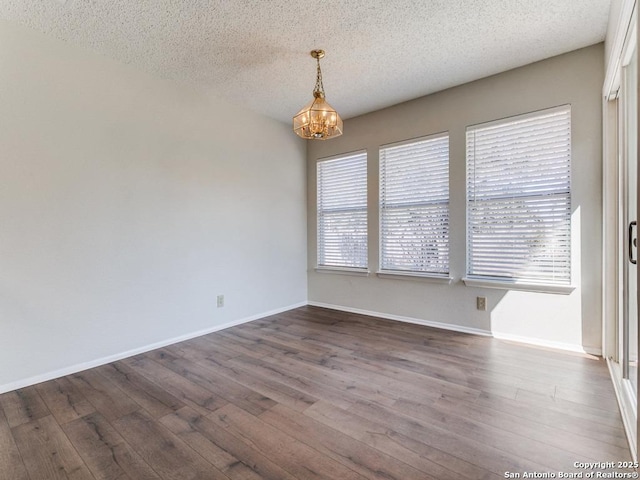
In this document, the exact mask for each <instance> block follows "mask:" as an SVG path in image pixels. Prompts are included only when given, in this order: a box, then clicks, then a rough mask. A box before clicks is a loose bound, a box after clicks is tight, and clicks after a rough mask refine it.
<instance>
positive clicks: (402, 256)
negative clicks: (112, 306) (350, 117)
mask: <svg viewBox="0 0 640 480" xmlns="http://www.w3.org/2000/svg"><path fill="white" fill-rule="evenodd" d="M380 269H381V270H382V271H406V272H415V273H425V274H435V275H447V274H448V273H449V136H448V134H439V135H433V136H430V137H426V138H423V139H420V140H417V141H411V142H405V143H402V144H396V145H391V146H386V147H382V148H380Z"/></svg>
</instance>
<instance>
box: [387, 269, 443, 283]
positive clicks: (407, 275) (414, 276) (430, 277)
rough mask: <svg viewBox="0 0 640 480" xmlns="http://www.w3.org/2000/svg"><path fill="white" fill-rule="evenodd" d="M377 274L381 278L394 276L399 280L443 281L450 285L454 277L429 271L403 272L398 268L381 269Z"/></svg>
mask: <svg viewBox="0 0 640 480" xmlns="http://www.w3.org/2000/svg"><path fill="white" fill-rule="evenodd" d="M376 275H377V276H378V277H380V278H393V279H397V280H418V281H425V282H431V283H443V284H447V285H449V284H450V283H451V282H452V281H453V278H452V277H449V276H448V275H434V274H429V273H417V272H403V271H398V270H379V271H377V272H376Z"/></svg>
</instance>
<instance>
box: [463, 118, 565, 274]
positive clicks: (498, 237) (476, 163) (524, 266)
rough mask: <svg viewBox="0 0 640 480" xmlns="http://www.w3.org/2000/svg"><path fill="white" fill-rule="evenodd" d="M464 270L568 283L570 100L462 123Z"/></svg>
mask: <svg viewBox="0 0 640 480" xmlns="http://www.w3.org/2000/svg"><path fill="white" fill-rule="evenodd" d="M467 274H468V276H469V277H472V278H478V277H480V278H485V279H486V278H489V279H490V278H491V277H494V278H497V279H509V280H510V281H512V280H513V281H523V282H526V283H539V284H551V285H554V284H557V285H568V284H570V282H571V108H570V106H568V105H566V106H562V107H557V108H552V109H548V110H543V111H540V112H535V113H532V114H527V115H522V116H519V117H513V118H509V119H506V120H501V121H497V122H491V123H488V124H482V125H476V126H472V127H468V128H467Z"/></svg>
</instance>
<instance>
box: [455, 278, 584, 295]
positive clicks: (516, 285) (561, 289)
mask: <svg viewBox="0 0 640 480" xmlns="http://www.w3.org/2000/svg"><path fill="white" fill-rule="evenodd" d="M462 281H463V282H464V284H465V285H466V286H467V287H484V288H497V289H499V290H525V291H527V292H539V293H555V294H560V295H569V294H570V293H571V292H573V291H574V290H575V289H576V287H575V285H551V284H544V283H527V282H522V281H518V280H508V279H505V278H473V277H464V278H463V279H462Z"/></svg>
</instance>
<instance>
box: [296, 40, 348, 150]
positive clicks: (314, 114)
mask: <svg viewBox="0 0 640 480" xmlns="http://www.w3.org/2000/svg"><path fill="white" fill-rule="evenodd" d="M311 56H312V57H313V58H315V59H316V61H317V63H318V68H317V75H316V86H315V88H314V89H313V100H311V102H309V103H308V104H307V105H305V106H304V108H303V109H302V110H300V111H299V112H298V113H297V114H296V115H295V116H294V117H293V131H294V132H296V134H297V135H299V136H301V137H302V138H306V139H308V140H327V139H328V138H332V137H338V136H340V135H342V119H341V118H340V115H338V112H336V111H335V110H334V108H333V107H332V106H331V105H329V104H328V103H327V101H326V100H325V99H324V86H323V85H322V71H321V70H320V59H321V58H322V57H324V50H312V51H311Z"/></svg>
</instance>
